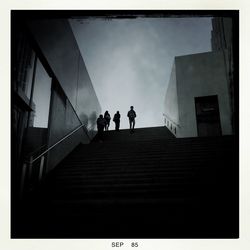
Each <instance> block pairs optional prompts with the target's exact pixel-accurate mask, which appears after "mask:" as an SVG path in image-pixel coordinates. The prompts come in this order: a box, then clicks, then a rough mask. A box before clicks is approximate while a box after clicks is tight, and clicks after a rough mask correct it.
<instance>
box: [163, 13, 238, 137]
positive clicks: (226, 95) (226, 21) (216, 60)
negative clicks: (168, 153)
mask: <svg viewBox="0 0 250 250" xmlns="http://www.w3.org/2000/svg"><path fill="white" fill-rule="evenodd" d="M211 22H212V31H211V48H212V52H207V53H200V54H195V55H187V56H180V57H176V58H175V60H174V63H173V67H172V73H171V76H170V80H169V85H168V89H167V93H166V97H165V102H164V123H165V125H166V126H167V127H168V128H169V129H170V130H171V131H172V133H173V134H174V135H175V136H177V137H193V136H213V135H214V136H216V135H228V134H235V133H236V131H237V128H238V124H237V122H236V121H237V120H238V119H237V118H238V116H237V112H236V111H237V103H238V99H237V93H238V86H239V84H238V81H239V79H238V71H237V67H236V66H237V65H238V63H237V60H236V59H238V57H237V55H236V53H237V52H238V46H237V37H238V26H237V22H238V17H237V15H236V16H228V17H213V18H212V19H211Z"/></svg>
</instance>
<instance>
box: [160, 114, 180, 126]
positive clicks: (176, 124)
mask: <svg viewBox="0 0 250 250" xmlns="http://www.w3.org/2000/svg"><path fill="white" fill-rule="evenodd" d="M163 116H166V117H167V118H168V120H170V121H171V122H172V123H173V124H174V125H175V126H177V127H179V128H180V127H181V125H180V124H178V123H176V122H174V121H173V120H172V119H171V118H170V117H169V116H168V115H166V114H165V113H163Z"/></svg>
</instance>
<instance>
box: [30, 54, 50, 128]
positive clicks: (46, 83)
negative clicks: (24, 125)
mask: <svg viewBox="0 0 250 250" xmlns="http://www.w3.org/2000/svg"><path fill="white" fill-rule="evenodd" d="M50 94H51V78H50V77H49V75H48V74H47V72H46V70H45V69H44V67H43V65H42V64H41V62H40V60H39V59H38V60H37V68H36V76H35V83H34V93H33V103H34V107H35V108H34V112H32V113H31V117H30V123H29V124H30V125H29V126H30V127H39V128H47V127H48V118H49V106H50Z"/></svg>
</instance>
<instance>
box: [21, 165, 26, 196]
mask: <svg viewBox="0 0 250 250" xmlns="http://www.w3.org/2000/svg"><path fill="white" fill-rule="evenodd" d="M26 170H27V164H26V163H24V164H23V168H22V174H21V186H20V199H22V198H23V192H24V184H25V175H26Z"/></svg>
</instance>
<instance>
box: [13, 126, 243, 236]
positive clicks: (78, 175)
mask: <svg viewBox="0 0 250 250" xmlns="http://www.w3.org/2000/svg"><path fill="white" fill-rule="evenodd" d="M236 145H237V142H236V141H235V138H234V137H233V136H221V137H206V138H183V139H176V138H174V136H173V135H172V134H171V133H170V132H169V131H168V129H167V128H165V127H154V128H141V129H136V130H135V133H133V134H130V133H129V130H120V131H119V132H117V131H108V132H105V133H104V141H103V142H99V141H98V140H97V139H96V140H94V141H93V142H92V143H91V144H89V145H79V146H78V147H77V148H76V149H75V150H74V151H73V152H72V153H71V154H70V155H69V156H68V157H66V158H65V159H64V160H63V161H62V162H61V163H60V165H59V166H58V167H57V168H56V169H55V170H54V171H52V173H51V174H50V175H49V176H48V178H47V179H46V180H45V181H44V183H43V184H42V185H41V186H40V188H39V190H38V191H37V193H36V194H35V195H34V196H33V198H32V199H29V202H28V206H26V207H25V213H24V214H26V216H22V218H21V219H20V220H21V221H19V225H21V226H20V230H19V231H18V230H17V231H18V232H19V233H18V234H19V236H20V237H28V238H237V237H238V177H239V175H238V159H237V154H238V152H237V147H236ZM27 217H28V218H27Z"/></svg>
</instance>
